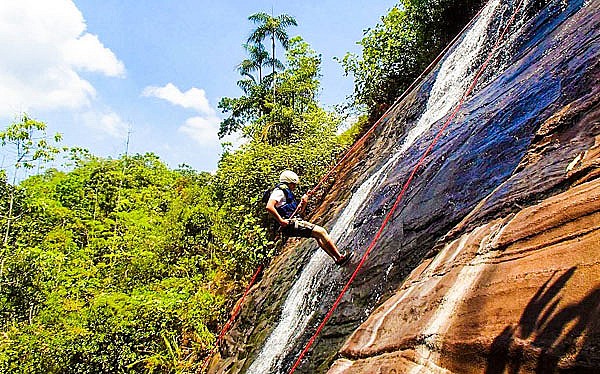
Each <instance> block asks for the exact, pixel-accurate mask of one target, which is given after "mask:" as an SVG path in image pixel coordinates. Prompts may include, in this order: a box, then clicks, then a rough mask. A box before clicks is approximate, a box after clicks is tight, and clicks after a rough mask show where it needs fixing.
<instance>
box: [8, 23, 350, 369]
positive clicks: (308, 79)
mask: <svg viewBox="0 0 600 374" xmlns="http://www.w3.org/2000/svg"><path fill="white" fill-rule="evenodd" d="M288 21H289V20H288ZM252 46H253V47H252V48H251V47H250V45H249V44H246V45H245V48H246V49H247V50H248V52H249V54H250V57H249V59H251V58H254V57H258V58H259V59H261V61H262V64H263V65H264V66H266V67H268V68H269V69H266V70H264V71H269V70H271V73H270V77H269V76H267V77H265V76H263V75H262V74H261V75H260V76H258V75H256V74H257V72H258V71H259V70H253V68H252V67H251V66H250V64H248V61H245V62H243V63H242V64H240V69H239V71H240V74H241V76H242V80H243V79H250V80H251V84H248V85H244V84H243V83H242V84H240V87H241V88H242V91H243V93H244V96H242V97H240V98H234V99H227V98H225V99H223V101H222V107H223V108H224V109H225V111H226V112H227V111H229V110H230V109H235V110H237V109H239V108H240V107H241V108H242V111H241V112H239V111H235V110H233V111H232V112H229V113H230V114H231V117H230V118H231V119H232V120H231V121H229V122H228V121H227V120H226V121H224V124H223V129H224V130H223V131H227V132H232V131H238V130H240V131H242V134H243V136H244V137H245V138H246V143H245V144H244V145H242V146H241V147H240V148H238V149H236V150H233V149H232V148H231V147H230V146H227V147H226V149H225V152H224V154H223V156H222V159H221V161H220V163H219V165H218V170H217V171H216V173H213V174H209V173H204V172H196V171H194V170H192V169H191V168H189V167H187V166H181V167H179V168H178V169H175V170H172V169H169V168H168V167H167V166H166V165H165V164H164V163H162V162H161V161H160V159H159V158H158V156H156V155H154V154H152V153H147V154H143V155H139V154H138V155H133V156H129V155H125V156H122V157H120V158H118V159H104V158H99V157H96V156H94V155H92V154H90V153H89V152H87V151H86V150H84V149H69V150H64V152H63V153H62V155H63V156H64V157H66V159H65V160H64V164H63V166H62V167H60V168H59V169H56V168H48V169H45V168H44V165H46V162H47V161H49V160H51V159H52V158H53V157H54V156H55V155H56V154H57V152H58V151H60V150H61V149H60V148H58V147H57V146H56V144H55V143H53V142H49V141H48V140H46V139H47V138H48V136H47V135H46V134H45V124H44V123H43V122H39V121H34V120H31V119H30V118H29V117H27V116H24V117H23V118H22V120H20V121H18V122H16V123H14V124H11V125H10V126H8V127H7V128H6V129H5V130H4V131H2V132H0V140H2V141H3V145H4V146H9V145H15V141H16V142H17V143H19V144H20V148H19V149H20V150H22V151H24V153H23V154H24V155H23V156H22V157H21V160H20V161H18V162H21V163H22V162H25V160H28V161H27V162H28V163H27V164H18V165H17V164H15V165H16V166H19V165H22V167H29V166H31V165H34V164H32V162H33V161H35V165H36V166H38V168H39V172H37V173H35V172H34V174H35V175H32V176H30V177H28V178H25V179H23V178H22V177H20V178H19V179H23V180H22V181H21V182H20V183H15V180H16V179H13V180H12V182H11V181H10V180H8V178H9V177H10V176H9V174H10V172H8V173H7V171H3V172H2V173H0V225H1V227H3V228H5V227H6V228H7V229H6V233H5V232H2V234H3V237H4V236H5V237H6V239H5V241H4V243H3V245H2V247H1V248H0V251H1V253H0V258H1V262H0V331H1V332H2V333H1V334H0V372H2V373H123V372H140V373H152V372H155V373H192V372H194V373H195V372H198V370H199V368H200V365H201V364H202V359H203V358H204V357H205V356H206V354H207V353H208V352H209V350H210V349H211V348H212V347H213V345H214V343H215V337H216V335H217V334H218V332H219V330H220V328H221V327H222V326H223V324H224V323H225V322H226V320H227V318H228V316H229V315H228V313H229V311H230V310H231V309H232V307H233V305H234V303H235V302H236V301H237V300H238V298H239V296H240V295H241V293H242V292H243V290H244V286H245V285H246V283H247V282H248V280H249V277H250V276H251V275H252V273H253V271H254V270H255V269H256V267H257V266H258V265H259V264H260V263H263V262H265V261H268V259H269V258H270V257H271V256H272V255H273V254H274V252H275V251H276V250H277V243H275V235H274V233H273V232H272V231H271V230H270V228H271V227H270V221H269V220H268V218H267V217H266V215H265V214H264V206H262V204H261V202H260V199H261V197H262V192H263V191H264V190H265V189H267V188H269V187H271V186H272V185H273V184H274V183H275V181H276V180H277V177H278V175H279V173H280V172H281V171H282V170H283V169H286V168H289V169H293V170H295V171H296V172H297V173H298V174H299V175H300V176H301V178H302V185H301V186H300V190H306V189H307V188H309V187H310V186H312V185H314V184H315V183H316V181H317V179H318V178H319V177H320V175H322V173H323V172H324V171H325V170H326V169H327V167H328V166H329V165H330V164H331V162H332V161H333V160H334V159H335V158H336V156H337V155H338V154H339V153H340V152H341V151H342V150H343V149H344V148H345V147H347V146H348V145H349V144H350V142H352V140H353V136H354V135H355V134H356V132H357V131H356V129H351V130H349V131H347V132H345V133H344V134H341V135H338V133H337V129H338V125H339V124H340V119H339V118H338V116H336V115H334V114H332V113H328V112H327V111H325V110H324V109H322V108H321V107H319V105H318V103H317V101H316V97H317V92H318V89H319V81H318V77H319V70H320V63H321V61H320V57H319V56H318V55H317V54H316V53H315V52H314V51H313V50H312V49H311V48H310V46H309V45H308V44H307V43H306V42H304V41H303V40H302V39H301V38H299V37H295V38H291V39H289V40H287V42H286V43H285V44H284V46H285V47H287V51H286V65H283V64H282V63H281V62H278V61H275V59H274V58H273V57H269V55H268V53H265V52H266V50H267V49H266V48H264V47H260V46H258V45H257V44H256V43H254V44H252ZM253 56H254V57H253ZM263 65H261V63H259V66H263ZM274 69H277V70H274ZM261 71H262V70H261ZM273 71H275V74H274V73H273ZM250 77H253V78H256V80H252V78H250ZM248 102H250V105H249V106H248V107H245V106H244V105H246V103H248ZM240 113H241V114H240ZM236 121H237V122H236ZM230 125H231V127H228V126H230ZM55 140H56V141H60V136H58V137H56V138H55ZM23 145H27V147H28V148H27V147H25V148H24V147H23ZM34 156H35V157H34ZM34 158H35V160H34ZM40 165H41V166H40ZM14 170H15V171H16V170H17V168H15V169H14ZM9 226H10V229H8V227H9Z"/></svg>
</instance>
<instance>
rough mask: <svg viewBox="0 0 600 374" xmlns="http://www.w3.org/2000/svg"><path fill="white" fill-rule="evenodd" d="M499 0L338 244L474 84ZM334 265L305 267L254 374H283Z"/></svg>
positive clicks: (352, 210)
mask: <svg viewBox="0 0 600 374" xmlns="http://www.w3.org/2000/svg"><path fill="white" fill-rule="evenodd" d="M499 2H500V1H499V0H493V1H490V2H489V3H488V4H487V5H486V7H485V9H484V10H483V11H482V13H481V15H480V17H479V19H478V20H477V21H476V22H475V24H474V25H473V26H472V27H471V29H470V30H469V31H468V32H467V33H466V34H465V36H464V37H463V38H462V41H461V42H460V43H459V44H458V45H457V46H456V47H455V48H454V50H453V52H452V53H451V54H450V55H449V56H447V57H446V58H445V59H444V60H443V63H442V65H441V67H440V69H439V71H438V73H437V77H436V80H435V82H434V84H433V87H432V89H431V92H430V95H429V99H428V101H427V104H426V107H425V111H424V112H423V114H422V116H421V117H420V118H419V120H418V121H417V123H416V124H415V125H414V126H413V127H412V128H411V130H410V131H409V132H408V134H407V135H406V137H405V138H404V140H403V141H402V143H401V144H400V146H399V147H398V148H397V150H396V151H395V153H394V155H393V156H392V157H390V158H389V159H388V160H387V162H385V163H384V164H383V165H382V166H381V167H380V168H379V169H378V170H377V171H376V172H375V173H373V174H372V175H371V176H370V177H369V178H368V179H367V180H366V181H365V182H363V183H362V185H361V186H360V187H359V188H358V189H357V191H356V192H355V193H354V194H353V196H352V198H351V199H350V202H349V203H348V205H347V206H346V207H345V208H344V210H343V212H342V213H341V214H340V217H339V218H338V219H337V221H336V222H335V224H334V226H333V228H332V229H331V237H332V238H333V240H334V241H335V242H337V243H340V242H342V241H344V240H345V239H347V238H351V237H352V235H353V234H354V233H353V231H354V229H353V227H354V218H355V217H356V216H357V213H358V212H359V210H360V209H361V208H362V207H363V206H364V203H365V201H366V200H367V198H368V197H369V196H370V195H371V192H372V191H373V190H374V189H375V188H377V187H378V186H380V185H381V183H382V182H384V181H385V180H386V179H387V174H386V173H387V172H388V171H389V170H392V169H393V167H394V166H395V165H396V163H397V161H398V160H399V159H400V157H401V156H402V155H403V154H404V153H405V152H406V150H408V149H409V148H410V147H411V146H412V145H413V144H414V142H415V141H416V140H417V139H418V138H419V137H420V136H421V135H422V134H423V133H425V132H426V131H427V130H429V129H430V128H431V126H432V125H433V124H435V123H436V122H438V121H439V120H440V119H441V118H443V117H444V116H445V115H446V114H448V113H449V112H450V110H451V109H452V108H453V107H454V106H455V105H456V104H457V103H458V101H459V100H460V98H461V96H462V95H463V93H464V92H465V91H466V89H467V87H468V85H469V84H470V82H471V81H472V78H473V75H474V74H475V71H476V69H477V66H473V64H474V62H475V61H477V59H478V58H479V57H480V56H481V55H482V54H483V53H485V52H486V48H484V47H485V46H486V35H487V30H488V28H489V26H490V23H491V21H492V19H493V16H494V13H495V10H496V9H497V8H498V6H499ZM333 266H334V265H333V262H332V261H331V259H330V258H329V257H328V256H327V255H326V254H325V253H324V251H322V250H318V251H316V252H315V253H314V255H313V256H312V257H311V259H310V261H309V262H308V264H307V265H306V266H305V268H304V270H303V271H302V273H301V275H300V277H299V278H298V280H297V281H296V282H295V283H294V285H293V286H292V288H291V289H290V291H289V294H288V296H287V299H286V300H285V302H284V304H283V308H282V312H281V317H280V319H279V322H278V324H277V326H276V327H275V329H274V330H273V332H272V333H271V335H270V336H269V337H268V339H267V341H266V342H265V344H264V345H263V347H262V349H261V351H260V353H259V354H258V356H257V357H256V359H255V360H254V362H253V363H252V365H251V366H250V367H249V369H248V373H253V374H263V373H279V372H281V371H282V367H281V366H282V359H283V358H284V357H285V356H286V355H287V354H288V353H289V349H290V347H291V346H293V342H294V341H295V340H296V339H298V338H299V337H300V336H301V335H302V333H303V332H304V329H305V328H306V326H307V325H308V323H309V321H310V320H311V318H312V317H313V315H314V313H315V312H316V310H317V309H318V303H319V300H318V299H319V296H320V295H318V294H315V293H313V292H312V291H313V290H316V289H319V288H320V286H321V285H322V284H324V282H326V280H327V279H330V277H329V274H330V273H331V272H332V271H337V269H333V268H332V267H333Z"/></svg>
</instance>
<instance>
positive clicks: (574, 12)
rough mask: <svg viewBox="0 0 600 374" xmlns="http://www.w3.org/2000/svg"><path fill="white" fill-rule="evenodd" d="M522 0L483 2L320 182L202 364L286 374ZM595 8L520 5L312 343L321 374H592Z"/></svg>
mask: <svg viewBox="0 0 600 374" xmlns="http://www.w3.org/2000/svg"><path fill="white" fill-rule="evenodd" d="M516 9H517V4H516V2H513V1H506V0H503V1H500V0H492V1H490V2H489V3H488V4H487V5H486V8H485V9H484V11H483V12H482V14H481V15H480V16H479V19H478V20H477V22H475V23H474V24H473V25H472V27H471V28H470V29H469V30H467V32H466V33H465V35H464V36H463V37H462V38H461V39H460V40H459V41H458V42H457V44H456V46H453V48H452V49H451V50H450V51H449V52H448V54H447V56H445V58H444V59H443V60H442V61H441V62H440V64H439V65H438V66H437V67H436V69H434V70H433V71H432V72H431V73H430V74H429V75H428V76H427V78H426V79H425V80H424V81H423V82H422V84H421V85H420V86H418V87H417V88H416V89H415V90H414V91H413V92H412V93H411V94H410V95H408V96H407V97H406V99H405V100H403V101H402V102H401V103H399V105H397V106H395V107H394V108H393V110H392V112H391V114H390V116H388V117H387V118H386V121H384V122H383V123H382V124H381V125H380V126H379V127H378V129H377V131H376V133H375V134H374V135H373V136H372V137H371V138H370V139H369V140H368V142H367V143H366V144H365V146H364V147H363V148H361V149H360V151H359V152H358V153H357V154H355V155H354V156H353V157H352V158H351V160H349V161H348V162H347V163H345V164H343V165H342V167H341V169H340V170H339V171H338V173H337V174H336V178H335V180H333V181H331V183H330V186H329V189H328V191H326V192H328V193H327V194H325V196H324V198H323V201H322V202H321V204H320V206H319V208H318V209H317V211H316V212H315V214H314V217H313V218H314V219H315V220H316V221H317V222H318V223H320V224H322V225H325V226H326V227H327V228H329V229H330V231H331V233H332V235H333V236H334V238H335V239H336V241H337V242H338V243H339V245H340V246H341V247H344V248H352V249H353V250H354V251H355V252H356V255H357V257H356V258H355V260H354V263H353V264H351V265H350V266H349V267H347V268H344V269H341V270H340V269H338V268H336V267H335V266H334V265H332V264H331V261H330V260H329V259H328V258H327V257H326V256H325V255H324V254H323V253H321V251H320V250H317V247H316V244H315V243H314V242H313V241H308V240H291V241H290V242H289V243H288V245H287V246H286V248H285V249H284V251H283V253H281V254H280V255H279V256H277V257H276V258H274V259H273V261H272V263H271V264H270V266H269V267H268V269H267V270H266V271H265V273H264V275H263V278H262V280H261V281H260V282H259V283H258V284H257V285H256V286H255V287H254V289H253V290H252V292H251V293H250V295H249V297H248V299H247V301H246V302H245V305H244V307H243V310H242V313H241V315H240V316H239V317H238V320H237V322H236V324H235V327H234V328H233V330H232V331H231V332H230V333H229V334H228V335H227V337H226V342H225V344H224V345H223V347H222V349H221V352H220V356H218V357H217V358H215V359H214V360H213V363H212V365H211V371H212V372H219V373H225V372H227V373H229V372H235V373H237V372H251V373H269V372H273V373H279V372H281V373H285V372H287V371H288V370H289V368H290V367H291V365H292V363H293V362H294V361H295V359H296V357H297V356H298V354H299V352H300V351H301V350H302V348H303V347H304V345H305V344H306V342H307V340H308V338H309V337H310V336H311V335H312V333H313V332H314V330H315V327H316V325H317V324H318V323H319V322H320V321H321V320H322V318H323V316H324V314H325V313H326V312H327V310H328V308H329V307H330V306H331V304H332V302H333V300H334V299H335V298H336V297H337V294H338V293H339V291H340V289H341V287H342V286H343V284H344V283H345V281H346V280H347V279H348V276H349V274H350V273H351V272H352V271H353V269H354V267H355V266H356V263H357V262H358V258H360V256H361V255H362V254H363V253H364V251H365V249H366V247H367V246H368V244H369V242H370V240H371V239H372V237H373V235H374V233H375V232H376V231H377V230H378V228H379V226H380V225H381V222H382V220H383V218H384V216H385V215H386V214H387V212H388V211H389V209H390V207H391V205H392V204H393V202H394V200H395V198H396V196H397V195H398V193H399V191H400V189H401V188H402V185H403V184H404V181H405V180H406V178H407V176H408V175H409V174H410V172H411V170H412V168H413V167H414V165H415V163H416V162H417V160H418V159H419V158H420V156H421V155H422V154H423V151H424V150H425V149H426V148H427V147H428V146H429V144H430V143H431V140H432V139H433V138H434V137H435V135H436V133H437V132H438V131H439V127H440V125H441V123H442V122H443V121H444V119H445V118H446V117H447V116H448V115H449V112H450V110H451V109H452V108H453V107H455V105H457V103H458V102H459V100H460V98H461V96H462V93H463V92H464V91H465V89H466V87H467V86H468V85H469V84H470V82H471V81H472V79H473V76H474V74H475V71H476V70H477V69H478V68H479V66H481V64H482V63H483V60H484V59H485V56H487V54H488V53H489V51H490V50H491V45H493V44H494V43H495V41H496V39H497V38H498V36H499V30H501V29H502V27H503V25H505V24H506V23H507V21H508V19H509V18H510V16H511V15H512V12H514V11H515V10H516ZM599 10H600V0H590V1H582V0H576V1H553V2H551V3H550V4H541V3H534V2H525V4H524V8H522V10H520V11H518V13H517V22H516V23H515V24H514V25H513V26H512V27H510V29H509V30H508V33H507V35H506V36H505V37H504V41H503V42H502V48H501V49H500V50H499V51H498V53H497V54H496V55H495V56H494V58H493V59H492V63H491V64H490V66H489V67H488V68H487V69H486V70H485V74H484V75H483V77H482V79H481V80H480V81H479V83H478V84H477V86H476V88H475V90H474V92H473V93H472V94H471V95H469V96H468V97H467V99H466V101H465V103H464V105H463V106H462V108H461V109H460V111H459V113H458V115H457V117H456V118H454V119H453V121H452V122H451V124H450V126H449V127H448V128H447V130H446V131H445V132H444V134H443V135H444V136H443V137H442V138H441V140H440V142H439V143H438V144H437V145H436V146H435V148H434V150H433V152H432V153H431V154H430V155H429V156H428V157H427V158H426V160H425V161H426V162H425V164H424V166H423V167H422V168H420V169H419V170H418V172H417V174H416V176H415V179H414V182H413V183H412V184H411V187H410V188H409V190H408V192H407V194H406V196H405V197H404V198H403V201H402V204H401V207H400V208H399V209H398V211H397V212H395V214H394V216H393V217H392V220H391V222H390V224H389V226H388V227H386V229H385V231H384V236H383V237H382V239H381V241H380V242H379V243H378V244H377V247H376V248H375V250H374V251H373V252H372V254H371V255H370V256H369V258H368V260H367V261H366V263H365V265H364V266H363V268H361V270H360V273H359V275H358V277H357V279H356V280H355V282H354V283H353V284H352V287H351V288H350V290H349V292H348V293H347V294H346V295H345V296H344V298H343V300H342V303H341V304H340V306H339V308H338V309H337V310H336V312H335V314H334V316H333V318H332V319H331V320H330V321H329V323H328V324H327V326H326V328H325V330H324V331H323V332H322V333H321V335H320V336H319V338H318V340H317V344H316V345H315V346H314V347H313V349H312V350H311V351H310V352H309V355H308V356H307V357H306V359H305V360H304V361H303V363H302V365H301V366H300V367H299V370H298V371H299V372H304V373H315V372H327V371H329V372H330V373H409V372H410V373H471V372H472V373H504V372H509V373H517V372H536V373H552V372H558V371H567V372H590V373H592V372H600V318H599V316H600V259H599V257H600V256H599V255H600V231H599V230H598V227H599V226H600V179H598V176H599V174H600V157H599V154H600V12H599Z"/></svg>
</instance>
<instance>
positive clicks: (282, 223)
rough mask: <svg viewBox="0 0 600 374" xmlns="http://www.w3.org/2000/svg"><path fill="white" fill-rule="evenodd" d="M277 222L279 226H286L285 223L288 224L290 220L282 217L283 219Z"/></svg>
mask: <svg viewBox="0 0 600 374" xmlns="http://www.w3.org/2000/svg"><path fill="white" fill-rule="evenodd" d="M279 224H280V225H281V227H286V226H287V225H289V224H290V220H289V219H284V220H283V221H281V222H279Z"/></svg>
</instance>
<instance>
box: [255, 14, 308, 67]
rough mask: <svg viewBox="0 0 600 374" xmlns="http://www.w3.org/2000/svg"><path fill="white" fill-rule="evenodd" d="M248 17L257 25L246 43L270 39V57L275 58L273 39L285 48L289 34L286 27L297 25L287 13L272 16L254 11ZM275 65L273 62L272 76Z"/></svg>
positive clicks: (259, 42)
mask: <svg viewBox="0 0 600 374" xmlns="http://www.w3.org/2000/svg"><path fill="white" fill-rule="evenodd" d="M248 19H249V20H250V21H252V22H254V24H256V25H257V27H256V29H254V30H253V31H252V33H251V34H250V37H248V43H254V44H261V43H262V42H263V40H265V39H266V38H270V39H271V58H272V60H273V61H275V59H276V55H275V41H276V40H277V41H279V42H280V43H281V45H282V46H283V48H284V49H286V50H287V48H288V43H289V36H288V34H287V31H286V28H288V27H290V26H298V23H297V22H296V19H295V18H294V17H292V16H290V15H287V14H280V15H278V16H277V17H273V16H271V15H269V14H267V13H264V12H259V13H254V14H252V15H251V16H250V17H248ZM275 67H276V66H275V65H274V64H273V73H272V74H273V76H275Z"/></svg>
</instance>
